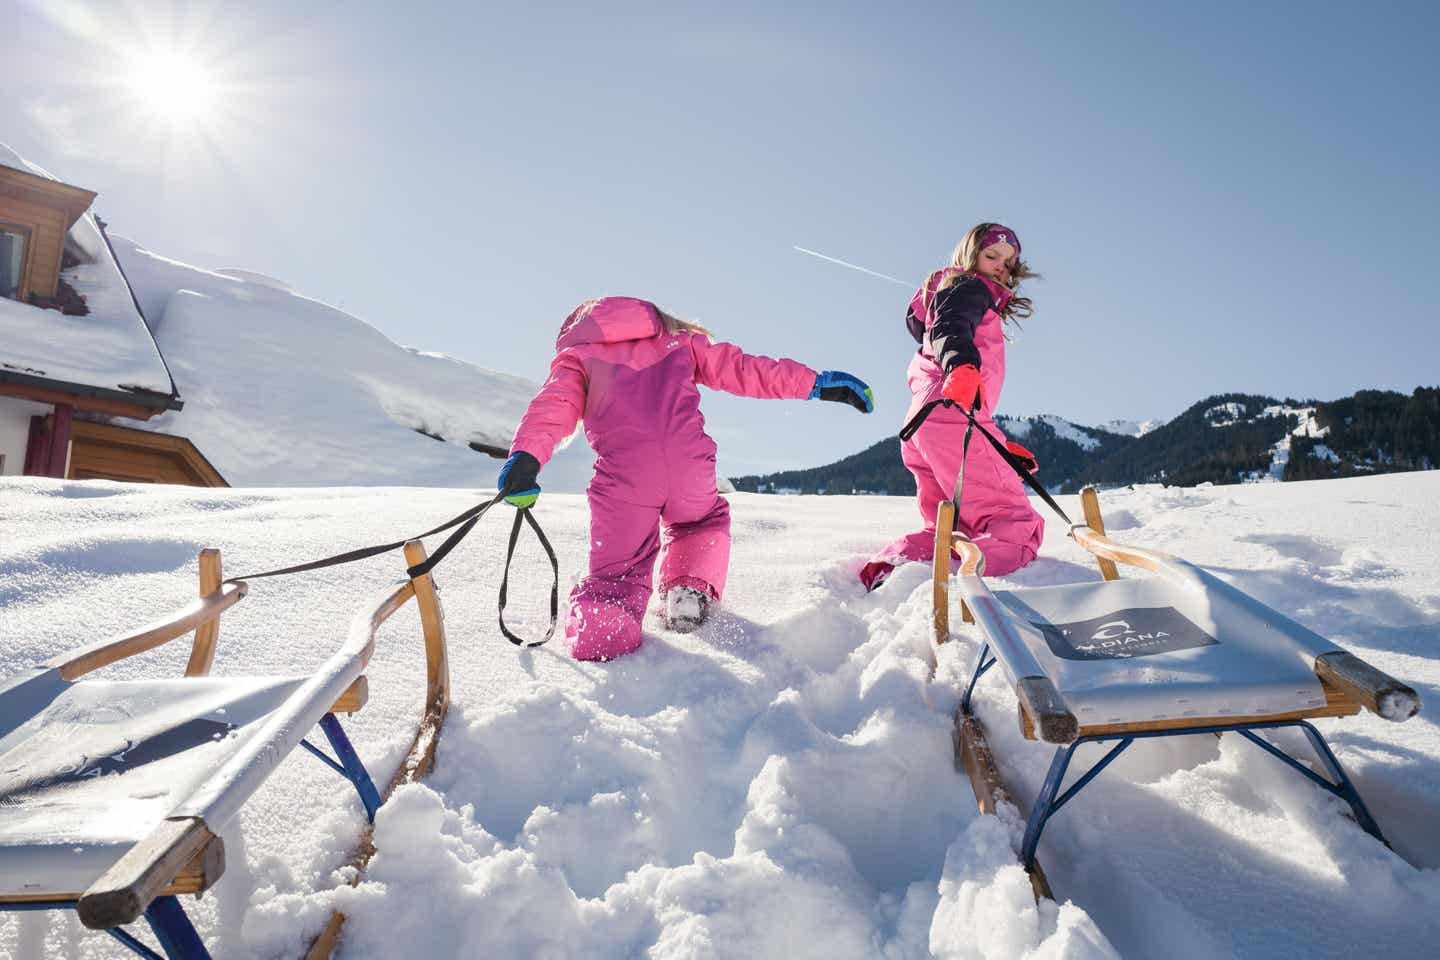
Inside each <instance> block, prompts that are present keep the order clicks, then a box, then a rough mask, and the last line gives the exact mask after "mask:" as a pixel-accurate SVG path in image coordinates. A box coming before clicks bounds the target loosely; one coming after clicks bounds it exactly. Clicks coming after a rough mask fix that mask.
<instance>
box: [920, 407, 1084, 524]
mask: <svg viewBox="0 0 1440 960" xmlns="http://www.w3.org/2000/svg"><path fill="white" fill-rule="evenodd" d="M942 404H943V405H945V406H947V407H954V406H956V404H955V403H954V402H952V401H950V400H932V401H930V402H929V403H927V404H925V406H923V407H921V408H920V412H919V413H917V414H915V416H914V417H912V418H911V420H910V422H909V423H907V424H905V426H904V427H902V428H901V429H900V439H901V440H909V439H910V438H911V437H913V436H915V431H917V430H919V429H920V425H921V424H922V423H924V422H925V418H926V417H928V416H930V411H932V410H934V409H935V408H936V407H938V406H940V405H942ZM959 410H960V412H961V413H963V414H965V416H966V418H967V419H969V421H970V426H972V427H975V428H976V429H978V430H979V431H980V433H981V434H983V435H984V437H985V439H986V440H989V441H990V446H992V447H994V448H995V452H996V453H998V454H1000V456H1001V458H1002V459H1004V461H1005V462H1006V463H1008V464H1009V465H1010V469H1011V470H1014V471H1015V472H1016V473H1017V474H1019V475H1020V479H1021V480H1024V481H1025V482H1026V483H1027V484H1028V485H1029V486H1030V489H1031V490H1034V491H1035V492H1036V493H1038V494H1040V499H1041V500H1044V501H1045V502H1046V503H1048V504H1049V505H1050V509H1052V510H1054V511H1055V512H1056V513H1058V514H1060V518H1061V519H1062V520H1064V521H1065V522H1066V523H1068V524H1069V525H1070V526H1072V527H1073V526H1075V521H1074V520H1071V519H1070V517H1069V516H1068V515H1067V514H1066V513H1065V511H1064V510H1063V509H1061V507H1060V504H1058V503H1056V502H1055V498H1054V497H1052V496H1050V491H1048V490H1046V489H1045V488H1044V487H1043V486H1041V484H1040V481H1038V480H1036V479H1035V478H1034V477H1033V476H1031V475H1030V471H1028V470H1026V469H1025V465H1024V464H1023V463H1022V462H1021V460H1020V458H1019V457H1017V456H1015V454H1013V453H1011V452H1010V451H1009V450H1006V449H1005V445H1004V444H1003V443H1001V442H1000V441H999V440H996V439H995V435H994V434H993V433H991V432H990V431H989V430H986V429H985V428H984V427H983V426H982V425H981V424H980V423H979V421H977V420H976V419H975V415H974V414H973V413H971V412H970V411H969V410H966V409H965V408H964V407H959ZM967 430H968V428H967ZM956 507H957V509H956V511H955V512H956V516H957V517H958V516H959V512H960V511H959V509H958V507H959V504H956Z"/></svg>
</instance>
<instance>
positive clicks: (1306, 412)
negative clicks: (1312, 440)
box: [1260, 404, 1340, 481]
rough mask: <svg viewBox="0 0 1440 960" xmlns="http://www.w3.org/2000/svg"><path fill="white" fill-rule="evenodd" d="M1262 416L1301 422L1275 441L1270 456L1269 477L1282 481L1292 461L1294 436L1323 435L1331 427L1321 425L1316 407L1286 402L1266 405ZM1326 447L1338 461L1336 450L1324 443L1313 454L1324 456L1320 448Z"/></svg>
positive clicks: (1327, 432)
mask: <svg viewBox="0 0 1440 960" xmlns="http://www.w3.org/2000/svg"><path fill="white" fill-rule="evenodd" d="M1260 416H1262V417H1295V418H1296V419H1297V420H1298V421H1299V422H1298V423H1297V424H1296V425H1295V427H1293V428H1292V429H1291V430H1290V432H1288V433H1286V434H1285V436H1283V437H1281V438H1280V439H1279V440H1277V441H1276V442H1275V448H1274V452H1273V453H1272V454H1271V456H1270V472H1269V475H1268V479H1270V480H1275V481H1280V480H1284V479H1285V465H1286V464H1287V463H1289V462H1290V445H1291V440H1292V438H1294V437H1317V438H1318V437H1323V436H1326V435H1327V434H1329V432H1330V428H1329V427H1322V426H1320V421H1319V420H1318V419H1317V418H1316V416H1315V408H1314V407H1313V406H1311V407H1290V406H1286V405H1284V404H1280V405H1276V406H1269V407H1266V408H1265V409H1264V410H1263V411H1262V412H1261V413H1260ZM1320 449H1324V450H1325V451H1326V452H1327V453H1329V455H1330V457H1331V458H1332V459H1333V460H1335V461H1338V460H1339V459H1340V458H1339V457H1338V456H1336V455H1335V453H1334V451H1332V450H1330V448H1329V447H1326V446H1324V445H1323V444H1322V445H1321V446H1320V447H1317V448H1316V451H1315V452H1313V453H1312V456H1324V454H1321V453H1319V452H1318V450H1320Z"/></svg>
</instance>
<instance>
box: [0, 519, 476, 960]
mask: <svg viewBox="0 0 1440 960" xmlns="http://www.w3.org/2000/svg"><path fill="white" fill-rule="evenodd" d="M405 556H406V561H407V563H408V564H409V565H410V566H411V567H414V566H416V565H417V564H420V563H423V562H424V561H425V560H426V556H425V548H424V546H423V545H422V544H421V543H419V542H418V541H414V542H410V543H407V544H405ZM247 590H248V586H247V584H246V583H245V582H244V581H227V582H222V576H221V572H220V553H219V551H218V550H205V551H202V552H201V554H200V593H201V596H200V599H199V600H197V601H196V602H194V603H192V604H190V605H189V606H187V607H185V608H183V609H181V610H179V611H176V612H175V613H174V614H173V615H171V616H170V617H169V618H168V619H166V620H164V621H159V622H156V623H152V624H149V625H147V626H145V627H143V628H141V629H139V630H137V631H135V632H133V633H130V634H127V635H124V636H120V637H116V638H112V639H108V640H102V641H99V642H97V643H93V644H91V645H89V646H85V647H81V648H79V649H76V650H73V651H71V652H69V653H67V654H64V655H62V656H60V657H57V658H56V659H54V660H51V661H49V662H48V663H44V664H41V665H39V666H36V667H34V668H32V669H31V670H29V671H28V672H26V673H23V674H21V675H20V676H18V677H13V678H11V679H9V680H7V681H3V682H0V809H3V811H4V815H3V816H0V910H61V909H74V910H77V911H78V913H79V915H80V919H81V921H82V922H83V923H84V924H85V926H87V927H90V928H93V929H97V930H104V931H105V932H107V933H109V934H110V935H111V936H113V937H114V938H115V939H117V940H119V941H120V942H121V943H123V944H124V945H125V946H126V947H128V948H129V949H130V950H132V951H133V952H134V953H136V954H138V955H140V956H144V957H160V956H161V954H159V953H156V952H154V951H153V950H152V949H150V948H149V947H147V946H146V945H145V944H144V943H142V942H141V941H140V940H139V939H138V938H136V936H135V935H134V934H132V933H130V932H129V931H127V930H126V929H125V927H124V925H125V924H129V923H131V922H133V921H135V920H137V919H138V918H139V917H141V916H142V915H143V916H144V917H145V919H146V920H147V921H148V923H149V925H150V927H151V929H152V930H153V932H154V934H155V937H156V939H157V940H158V941H159V942H160V946H161V949H162V950H163V951H164V955H165V956H168V957H170V958H172V960H177V958H182V957H183V958H208V956H209V954H208V952H207V951H206V949H205V946H204V944H203V943H202V942H201V940H200V938H199V936H198V935H197V934H196V932H195V929H194V927H193V926H192V925H191V923H190V921H189V919H188V918H187V917H186V915H185V912H184V910H183V908H182V907H181V906H180V903H179V900H178V899H177V897H178V895H180V894H186V893H194V894H199V893H201V892H203V891H205V890H207V889H209V888H210V887H211V886H212V885H213V884H214V883H215V881H216V880H217V879H218V878H219V877H220V875H221V873H222V872H223V871H224V869H225V854H224V844H223V842H222V841H221V839H220V837H219V833H220V832H221V830H222V829H223V828H224V827H225V826H226V824H227V823H229V822H230V821H231V820H232V819H233V818H234V817H235V815H236V814H237V813H238V812H239V811H240V809H241V808H242V807H243V806H244V804H245V803H246V801H247V800H248V799H249V798H250V797H251V796H252V795H253V794H254V793H255V791H256V790H257V789H258V788H259V787H260V785H261V784H262V783H264V781H265V780H266V778H267V777H269V776H270V774H272V773H273V772H274V771H275V769H276V768H277V767H278V766H279V764H280V763H281V762H282V761H283V760H284V759H285V758H286V757H287V756H289V754H290V753H291V752H292V751H294V750H295V748H296V747H304V748H305V749H306V750H307V751H309V752H310V753H312V754H314V755H315V756H317V757H319V758H320V759H321V760H323V761H324V762H325V763H326V764H327V765H328V766H330V767H331V768H332V769H334V770H335V771H336V772H337V773H339V774H340V775H341V776H343V777H344V778H345V779H346V780H349V781H350V783H351V784H352V785H353V786H354V787H355V789H356V791H357V792H358V793H359V796H360V800H361V803H362V805H363V806H364V808H365V812H366V815H367V817H368V818H369V819H370V820H371V821H372V822H373V820H374V817H375V811H376V809H377V808H378V807H379V806H380V804H381V803H382V802H383V801H384V799H385V798H386V797H388V796H389V793H390V791H391V790H393V789H394V788H395V786H397V785H398V784H400V783H402V782H405V781H407V780H409V779H413V778H416V777H419V776H422V775H423V774H424V773H425V772H427V771H428V770H429V768H430V766H431V765H433V762H434V751H435V746H436V742H437V739H438V735H439V731H440V726H441V724H442V723H443V721H444V717H445V712H446V708H447V706H448V701H449V664H448V660H447V654H446V645H445V631H444V620H443V616H442V612H441V609H440V604H439V599H438V597H437V596H436V591H435V585H434V582H433V580H432V579H431V576H430V574H429V573H425V574H422V575H420V576H417V577H415V578H413V579H406V580H402V581H400V582H399V583H397V584H395V585H393V586H391V587H388V588H386V589H385V591H384V592H383V593H381V594H379V595H377V596H376V597H374V598H373V599H372V600H371V601H370V602H368V603H367V604H366V605H365V606H364V607H363V608H362V609H361V610H360V611H359V613H358V614H357V615H356V616H355V618H354V619H353V621H352V622H351V624H350V628H349V632H348V635H347V636H346V638H345V641H344V643H343V644H342V645H341V647H340V649H339V650H338V651H337V652H336V653H335V654H333V655H332V656H331V657H330V658H329V659H327V660H326V661H325V662H324V663H322V664H320V665H319V666H318V667H317V668H315V669H314V670H313V671H311V672H310V673H308V674H306V675H304V676H248V677H211V676H209V672H210V667H211V664H212V662H213V660H214V656H215V645H216V641H217V638H218V632H219V626H220V623H219V620H220V615H221V614H222V613H223V612H224V611H226V610H228V609H229V608H230V607H232V606H234V605H235V604H236V603H237V602H239V600H240V599H241V598H243V597H244V596H245V594H246V592H247ZM412 597H414V598H415V600H416V603H417V605H418V607H419V613H420V619H421V624H422V627H423V630H424V636H425V649H426V670H427V681H426V694H425V695H426V700H425V712H424V716H423V718H422V720H421V724H420V727H419V730H418V731H417V733H416V737H415V741H414V743H413V745H412V747H411V749H410V752H409V754H408V756H407V758H406V760H405V761H404V762H403V763H402V765H401V767H400V770H399V771H398V772H397V773H396V775H395V777H394V778H393V779H392V781H391V782H390V784H389V785H388V786H387V788H386V789H385V790H384V791H383V792H382V791H380V790H377V788H376V786H375V784H374V782H373V781H372V780H371V778H370V774H369V773H368V772H367V771H366V769H365V767H364V764H363V763H361V761H360V758H359V756H358V755H357V754H356V752H355V750H354V748H353V747H352V746H351V744H350V741H349V739H348V738H347V737H346V735H345V732H344V730H343V729H342V728H341V726H340V722H339V720H338V719H337V718H336V714H342V713H354V712H356V711H358V710H360V709H361V708H362V707H363V706H364V705H365V703H366V700H367V699H368V689H369V688H368V681H367V679H366V677H365V673H364V671H365V667H366V664H367V663H368V661H369V659H370V656H371V653H372V652H373V651H374V648H375V635H376V632H377V631H378V629H379V628H380V626H381V624H382V623H384V622H385V620H386V619H387V618H389V617H390V616H391V615H392V614H394V613H395V612H396V611H397V610H399V609H400V608H401V607H403V606H404V604H405V603H406V602H407V601H408V600H409V599H410V598H412ZM192 630H193V631H194V641H193V645H192V649H191V654H190V661H189V665H188V667H187V668H186V671H185V676H184V677H182V678H178V679H153V680H97V679H94V678H90V677H87V675H88V674H90V673H91V672H92V671H95V670H97V669H99V668H101V667H103V666H106V665H108V664H112V663H115V662H116V661H119V660H123V659H125V658H128V657H132V656H135V655H137V654H140V653H143V652H145V651H147V650H151V649H154V648H155V647H158V646H160V645H162V644H165V643H168V642H170V641H172V640H175V639H177V638H179V637H183V636H185V635H186V634H188V633H190V632H191V631H192ZM316 725H318V726H319V727H320V729H321V730H323V731H324V733H325V735H326V738H327V739H328V740H329V742H330V745H331V747H332V748H333V749H334V751H335V754H336V758H331V757H330V756H329V755H327V754H326V753H325V752H324V751H322V750H321V749H320V748H318V747H316V746H314V745H313V744H311V743H310V742H309V741H308V740H306V739H304V738H305V736H306V735H307V733H309V732H310V731H311V730H312V729H313V728H314V727H315V726H316ZM368 849H369V841H368V832H367V835H366V840H365V842H364V844H363V845H362V851H361V853H360V854H359V855H358V856H357V858H356V863H357V864H358V865H360V866H363V864H364V862H365V860H367V859H368V855H367V851H368ZM337 918H338V915H337ZM338 930H339V920H338V919H336V918H332V921H331V924H330V928H328V929H327V935H328V936H329V937H330V938H331V939H330V942H332V943H333V937H334V935H335V934H336V933H337V932H338Z"/></svg>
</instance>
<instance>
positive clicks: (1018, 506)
mask: <svg viewBox="0 0 1440 960" xmlns="http://www.w3.org/2000/svg"><path fill="white" fill-rule="evenodd" d="M1019 257H1020V241H1019V239H1018V238H1017V237H1016V236H1015V232H1014V231H1013V230H1011V229H1009V228H1008V227H1004V226H1001V225H1000V224H997V223H982V224H979V225H977V226H975V227H974V228H972V229H971V230H970V231H969V232H968V233H967V234H966V235H965V239H964V240H962V241H961V242H960V244H959V246H957V247H956V248H955V253H954V255H953V256H952V257H951V266H949V267H946V268H944V269H941V270H937V271H935V272H934V273H932V274H931V275H930V276H929V278H928V279H927V280H926V281H925V283H924V284H922V285H921V287H920V289H919V290H917V291H916V293H915V296H914V298H913V299H912V300H911V301H910V309H909V311H908V312H907V313H906V315H905V323H906V326H907V327H908V328H909V331H910V335H911V336H912V337H914V338H915V341H916V342H917V343H918V344H919V345H920V349H919V350H918V351H917V352H916V354H915V356H914V358H913V359H912V360H911V361H910V369H909V370H908V371H907V374H908V379H909V381H910V393H911V395H912V397H913V399H912V400H911V403H910V410H909V412H908V413H907V414H906V416H905V419H906V421H907V422H908V421H909V420H910V418H912V417H914V416H915V414H916V413H917V412H919V410H920V409H921V408H922V407H923V406H924V405H925V404H927V403H930V402H932V401H934V400H939V399H948V400H951V401H953V402H954V403H956V404H960V405H962V406H964V407H965V408H966V409H971V410H973V412H974V414H975V420H976V422H977V423H978V424H979V425H980V426H982V427H984V428H985V429H986V430H988V431H990V433H991V434H993V435H994V436H995V438H996V439H997V440H999V441H1001V442H1002V443H1006V441H1005V437H1004V434H1002V433H1001V432H1000V430H999V428H998V427H996V425H995V420H994V413H995V406H996V404H997V403H998V402H999V400H1000V390H1001V387H1002V386H1004V383H1005V333H1004V329H1003V321H1004V319H1006V318H1008V317H1009V316H1010V315H1011V312H1012V311H1015V310H1018V311H1020V313H1019V315H1021V316H1028V315H1029V311H1030V301H1029V300H1028V299H1026V298H1023V297H1015V294H1014V289H1013V288H1014V287H1015V286H1016V285H1018V283H1019V282H1020V280H1021V279H1023V278H1024V277H1027V276H1034V274H1033V273H1031V272H1030V270H1029V268H1028V267H1026V265H1025V264H1024V263H1022V262H1021V261H1020V259H1019ZM967 423H968V420H967V419H966V417H965V415H964V414H963V413H962V412H961V411H959V410H956V409H953V408H951V407H945V406H942V407H936V408H935V409H934V410H933V411H932V412H931V413H930V416H929V417H928V418H927V419H926V420H925V422H924V424H923V425H922V426H921V427H920V429H919V430H918V431H916V433H915V435H914V436H913V437H911V438H910V439H909V440H906V441H904V442H903V443H902V444H901V446H900V457H901V459H902V460H903V461H904V463H905V466H906V467H907V468H908V469H909V471H910V472H911V473H912V474H914V476H915V486H916V488H917V489H916V499H917V501H918V503H919V507H920V519H921V521H922V522H923V523H924V526H923V527H921V529H919V530H917V531H915V532H914V533H909V534H906V535H905V536H903V537H901V538H900V539H899V540H896V541H895V542H894V543H892V544H890V545H889V546H888V547H886V548H885V549H884V550H882V551H880V552H879V553H878V554H876V555H875V557H874V558H873V559H872V560H871V561H870V562H869V563H867V564H866V565H865V566H864V568H862V569H861V571H860V579H861V581H862V582H863V583H864V584H865V588H866V589H867V590H873V589H875V588H876V587H878V586H879V585H880V584H881V583H882V582H884V580H885V578H886V577H888V576H889V575H890V572H891V571H892V570H894V568H895V566H896V564H899V563H903V562H904V561H906V560H915V561H919V562H923V563H930V562H931V560H932V559H933V557H934V555H935V516H936V511H937V510H938V508H939V505H940V503H941V502H942V501H944V500H948V499H950V498H951V496H952V495H953V494H954V489H955V478H956V475H957V474H958V473H959V471H960V464H961V457H962V452H961V451H962V442H963V438H964V436H965V427H966V424H967ZM971 440H972V442H971V444H970V449H969V451H968V452H967V453H965V454H964V464H965V480H964V487H963V490H962V493H961V502H960V516H959V524H958V528H959V530H960V531H961V532H962V533H964V534H965V535H966V536H968V537H969V538H970V539H972V540H973V541H975V545H976V546H978V547H979V548H980V552H981V553H983V554H984V555H985V573H986V574H987V575H990V576H1003V575H1005V574H1007V573H1013V572H1014V571H1016V570H1018V569H1020V568H1021V567H1023V566H1025V565H1026V564H1027V563H1029V562H1030V561H1031V560H1034V559H1035V556H1036V554H1037V552H1038V551H1039V549H1040V541H1041V539H1043V537H1044V533H1045V521H1044V519H1043V518H1042V517H1041V516H1040V515H1039V514H1038V513H1036V512H1035V510H1034V509H1033V508H1032V507H1031V506H1030V501H1029V500H1028V499H1026V497H1025V487H1024V484H1023V482H1022V481H1021V479H1020V477H1019V476H1018V475H1017V474H1016V473H1015V471H1014V470H1013V469H1012V468H1011V467H1010V466H1009V464H1007V463H1006V462H1005V461H1004V460H1003V459H1002V458H1001V457H1000V456H999V455H998V454H997V453H996V452H995V450H994V449H993V448H992V447H991V446H990V444H989V443H987V442H985V440H984V439H983V438H982V437H979V436H978V435H975V436H972V438H971ZM1006 446H1007V447H1008V448H1009V449H1010V451H1011V452H1012V453H1014V454H1016V455H1017V456H1019V457H1020V458H1021V459H1022V460H1029V461H1030V462H1031V463H1032V464H1033V462H1034V456H1033V455H1032V454H1030V452H1029V451H1028V450H1026V449H1025V448H1024V447H1022V446H1020V445H1019V444H1018V443H1015V442H1014V441H1009V442H1008V443H1006ZM953 560H954V558H953V556H952V562H953Z"/></svg>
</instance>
